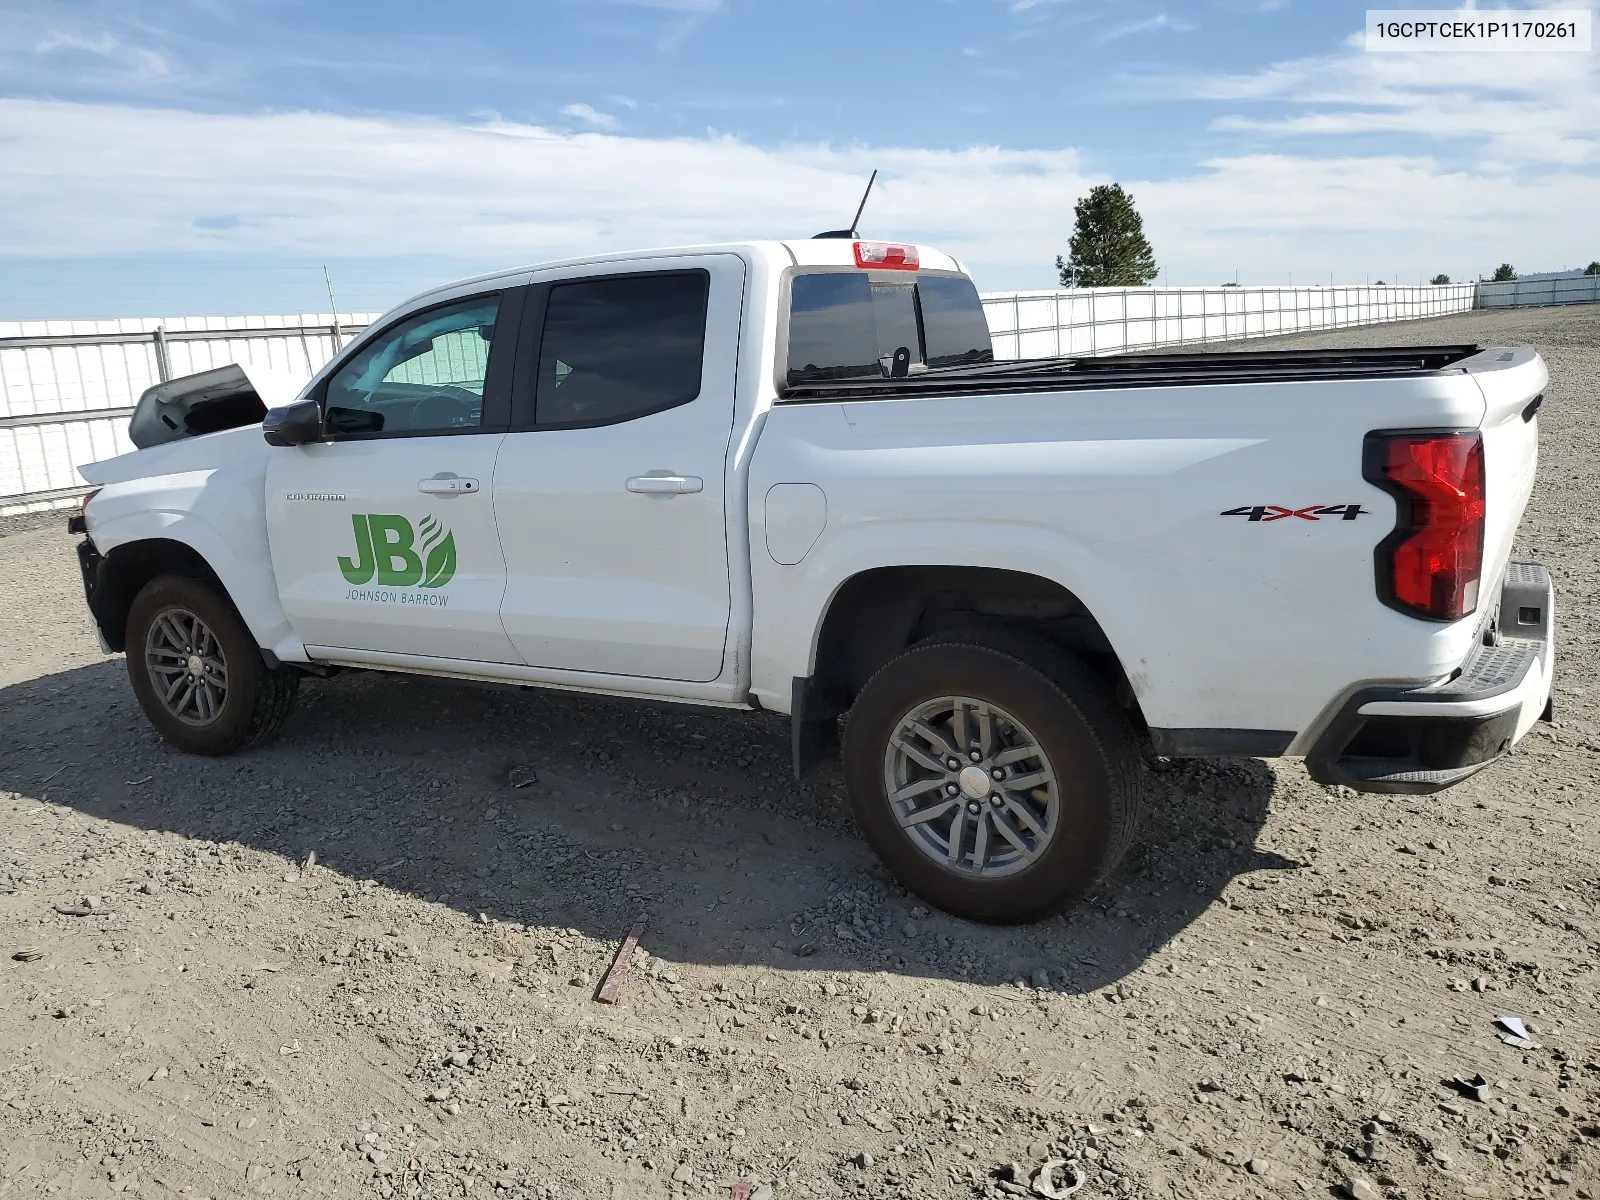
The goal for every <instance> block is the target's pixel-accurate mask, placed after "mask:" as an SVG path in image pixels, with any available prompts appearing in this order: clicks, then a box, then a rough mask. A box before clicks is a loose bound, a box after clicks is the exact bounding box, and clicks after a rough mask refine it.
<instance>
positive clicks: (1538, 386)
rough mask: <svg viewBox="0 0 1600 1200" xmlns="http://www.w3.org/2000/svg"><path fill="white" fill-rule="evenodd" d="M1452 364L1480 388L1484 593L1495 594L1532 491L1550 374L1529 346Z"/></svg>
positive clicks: (1492, 350) (1500, 348)
mask: <svg viewBox="0 0 1600 1200" xmlns="http://www.w3.org/2000/svg"><path fill="white" fill-rule="evenodd" d="M1458 366H1459V367H1460V368H1461V369H1462V370H1464V371H1466V372H1467V373H1468V374H1469V375H1471V376H1472V378H1473V379H1474V380H1475V381H1476V382H1477V384H1478V387H1479V388H1480V389H1481V390H1482V392H1483V399H1484V413H1483V425H1482V433H1483V457H1484V462H1483V466H1484V475H1485V479H1484V482H1485V484H1486V493H1487V494H1486V500H1487V505H1486V507H1487V512H1486V521H1485V528H1484V535H1483V585H1482V593H1481V594H1482V595H1483V596H1485V597H1489V596H1494V595H1497V594H1498V586H1499V582H1500V578H1501V576H1502V575H1503V574H1504V572H1505V568H1506V563H1507V562H1508V561H1509V560H1510V558H1511V548H1512V543H1513V542H1514V541H1515V539H1516V536H1517V526H1518V524H1519V523H1520V522H1521V521H1522V513H1523V510H1524V509H1526V508H1527V506H1528V497H1529V495H1530V494H1531V493H1532V491H1533V476H1534V471H1535V469H1536V467H1537V466H1538V460H1539V422H1538V420H1537V418H1536V414H1537V412H1538V409H1539V405H1540V403H1542V401H1543V397H1544V390H1545V385H1546V384H1547V383H1548V382H1549V379H1550V375H1549V372H1548V371H1547V370H1546V369H1545V365H1544V360H1543V359H1542V358H1540V357H1539V355H1538V352H1537V351H1535V350H1534V348H1533V347H1532V346H1517V347H1515V348H1507V347H1503V346H1496V347H1491V348H1490V349H1487V350H1484V351H1481V352H1480V353H1478V354H1475V355H1473V356H1472V357H1471V358H1469V359H1465V360H1463V361H1462V362H1461V363H1459V364H1458Z"/></svg>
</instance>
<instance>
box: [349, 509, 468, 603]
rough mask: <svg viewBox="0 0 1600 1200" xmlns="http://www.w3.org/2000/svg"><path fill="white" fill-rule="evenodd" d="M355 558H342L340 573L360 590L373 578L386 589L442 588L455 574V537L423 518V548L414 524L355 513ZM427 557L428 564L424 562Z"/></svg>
mask: <svg viewBox="0 0 1600 1200" xmlns="http://www.w3.org/2000/svg"><path fill="white" fill-rule="evenodd" d="M350 524H351V525H352V526H354V530H355V538H356V556H355V558H354V559H349V558H345V557H343V556H342V555H341V556H340V558H339V571H340V573H342V574H343V575H344V577H345V579H346V580H347V581H349V582H350V583H352V584H354V585H356V586H357V587H359V586H360V585H361V584H364V583H371V582H372V580H373V577H374V576H376V577H377V580H378V582H379V583H380V584H382V585H383V586H384V587H424V588H442V587H443V586H444V585H445V584H447V583H449V582H450V580H451V579H452V578H454V577H455V573H456V537H455V534H453V533H451V532H450V531H449V530H448V529H446V528H445V527H444V526H443V525H440V524H439V522H437V521H435V520H434V519H433V518H432V517H423V518H422V524H421V526H420V528H421V530H422V545H421V546H420V547H419V546H417V544H416V541H417V535H416V531H415V530H413V529H412V528H411V522H410V521H408V520H406V519H405V518H404V517H401V516H396V515H394V514H391V513H353V514H351V517H350ZM424 555H426V561H424V557H423V556H424Z"/></svg>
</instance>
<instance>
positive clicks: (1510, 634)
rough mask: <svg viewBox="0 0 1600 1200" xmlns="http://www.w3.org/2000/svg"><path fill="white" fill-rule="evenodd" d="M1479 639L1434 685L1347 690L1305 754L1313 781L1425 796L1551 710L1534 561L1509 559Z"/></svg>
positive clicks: (1551, 640)
mask: <svg viewBox="0 0 1600 1200" xmlns="http://www.w3.org/2000/svg"><path fill="white" fill-rule="evenodd" d="M1489 631H1490V632H1489V635H1488V636H1487V637H1486V638H1485V642H1484V644H1483V645H1480V646H1479V647H1477V649H1476V650H1475V651H1474V652H1473V654H1472V655H1471V657H1469V658H1468V659H1467V661H1466V662H1465V663H1464V664H1462V668H1461V670H1460V671H1459V672H1457V673H1456V674H1455V675H1453V676H1452V677H1450V678H1448V679H1446V680H1443V681H1441V682H1439V683H1435V684H1431V685H1428V686H1423V687H1419V686H1416V685H1414V684H1412V685H1403V684H1402V685H1395V684H1390V685H1376V686H1372V687H1365V688H1362V689H1361V690H1360V691H1358V692H1356V693H1355V694H1354V695H1352V696H1350V697H1349V698H1348V699H1347V700H1346V701H1345V703H1344V704H1343V705H1342V706H1341V707H1340V709H1339V711H1338V713H1337V714H1336V715H1335V716H1334V718H1333V719H1332V720H1331V721H1330V722H1329V723H1328V725H1327V726H1326V728H1324V729H1323V731H1322V734H1321V735H1320V736H1319V737H1318V738H1317V742H1316V745H1315V746H1313V747H1312V749H1311V751H1310V753H1308V754H1307V755H1306V770H1307V771H1308V772H1310V774H1311V778H1313V779H1315V780H1316V781H1317V782H1318V783H1325V784H1343V785H1345V786H1346V787H1351V788H1354V789H1355V790H1356V791H1359V792H1403V793H1410V794H1426V793H1428V792H1437V791H1441V790H1442V789H1444V788H1447V787H1450V786H1451V785H1452V784H1456V783H1459V782H1461V780H1463V779H1465V778H1467V777H1468V776H1469V775H1473V774H1476V773H1477V772H1478V771H1481V770H1482V769H1483V768H1484V767H1486V766H1488V765H1489V764H1490V763H1491V762H1493V761H1494V760H1495V759H1497V758H1499V757H1501V756H1502V755H1503V754H1505V753H1506V752H1507V751H1508V750H1510V749H1511V747H1512V746H1513V745H1515V744H1516V742H1517V740H1518V739H1520V738H1521V737H1522V735H1523V734H1525V733H1527V732H1528V730H1529V729H1530V728H1532V727H1533V724H1534V722H1535V721H1537V720H1539V719H1540V718H1541V717H1544V718H1546V719H1548V718H1549V717H1550V716H1551V700H1550V689H1551V683H1552V680H1553V678H1554V674H1555V588H1554V587H1553V586H1552V584H1551V582H1550V573H1549V572H1548V571H1546V570H1545V569H1544V568H1543V567H1542V566H1540V565H1539V564H1538V563H1532V562H1512V563H1510V564H1509V565H1508V566H1507V567H1506V574H1505V579H1504V581H1503V582H1502V584H1501V588H1500V606H1499V609H1498V612H1497V616H1496V620H1495V621H1494V622H1493V623H1492V624H1491V625H1490V626H1489Z"/></svg>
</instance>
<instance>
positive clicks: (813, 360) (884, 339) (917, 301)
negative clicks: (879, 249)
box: [787, 271, 994, 383]
mask: <svg viewBox="0 0 1600 1200" xmlns="http://www.w3.org/2000/svg"><path fill="white" fill-rule="evenodd" d="M897 354H899V355H900V356H901V358H902V360H904V361H905V368H904V370H905V372H906V373H911V372H916V371H924V370H927V369H928V368H930V367H951V366H959V365H963V364H966V363H980V362H992V361H993V360H994V350H993V348H992V347H991V345H990V343H989V326H988V323H987V322H986V321H985V320H984V316H983V304H982V302H981V301H980V300H979V299H978V289H977V288H975V287H974V286H973V285H972V280H970V279H968V278H967V277H966V276H965V275H935V274H920V275H918V276H915V277H912V278H909V279H908V278H906V277H904V276H903V275H899V274H897V273H891V272H867V271H815V272H807V273H805V274H801V275H796V276H795V277H794V281H793V283H792V284H791V288H790V295H789V364H788V373H787V380H788V382H789V383H802V382H806V381H809V380H822V379H861V378H881V377H886V376H889V375H892V374H894V373H896V372H895V357H896V355H897Z"/></svg>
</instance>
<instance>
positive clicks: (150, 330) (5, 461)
mask: <svg viewBox="0 0 1600 1200" xmlns="http://www.w3.org/2000/svg"><path fill="white" fill-rule="evenodd" d="M1587 301H1600V276H1594V275H1589V276H1577V277H1569V278H1561V279H1546V280H1515V281H1512V282H1509V283H1477V284H1472V283H1463V284H1444V285H1440V286H1437V287H1435V286H1419V287H1377V286H1367V285H1359V286H1358V285H1349V286H1327V287H1323V286H1309V287H1195V288H1077V289H1074V290H1071V291H1047V292H995V293H988V294H986V295H984V297H983V308H984V314H985V316H986V317H987V318H988V321H989V329H990V332H991V334H992V335H993V338H994V348H995V356H996V357H997V358H1002V359H1015V358H1056V357H1080V356H1093V355H1097V354H1119V353H1122V352H1125V351H1130V350H1151V349H1157V348H1161V347H1168V346H1171V347H1176V346H1189V345H1198V344H1203V343H1206V342H1217V341H1231V340H1235V339H1238V338H1253V337H1268V336H1271V335H1273V334H1280V333H1306V332H1311V331H1314V330H1319V329H1343V328H1346V327H1348V326H1352V325H1376V324H1381V323H1384V322H1388V321H1410V320H1416V319H1418V318H1421V317H1437V316H1443V315H1445V314H1446V313H1456V312H1464V311H1466V310H1468V309H1471V308H1474V307H1477V308H1499V307H1508V306H1520V305H1537V304H1572V303H1583V302H1587ZM376 317H377V314H375V313H352V314H348V315H345V316H341V317H340V318H339V329H340V333H341V334H342V335H349V334H351V333H353V332H356V331H358V330H360V329H362V328H364V327H365V326H366V325H367V324H368V322H370V321H373V320H375V319H376ZM334 343H335V337H334V318H333V315H332V314H331V313H314V314H304V313H302V314H299V315H296V316H260V317H189V318H178V319H167V320H163V319H159V318H154V317H146V318H133V319H125V320H115V321H27V322H14V321H13V322H3V321H0V516H5V515H8V514H11V513H16V512H27V511H31V510H36V509H46V508H52V507H58V506H63V505H67V504H70V503H72V501H73V499H74V498H75V497H77V496H79V495H81V494H82V493H83V492H84V490H85V485H84V482H83V479H82V478H81V477H80V476H79V475H78V471H77V467H78V464H79V463H87V462H94V461H95V460H96V459H101V458H109V457H111V456H112V455H115V454H123V453H126V452H127V451H129V450H132V449H133V444H132V443H131V442H129V441H128V434H127V419H128V417H129V415H130V414H131V412H132V407H133V405H134V403H135V402H136V401H137V400H138V398H139V395H140V393H141V392H143V391H144V390H145V389H146V388H148V387H150V386H151V385H152V384H155V383H159V382H161V381H163V380H166V379H174V378H177V377H179V376H182V375H188V374H192V373H193V372H195V371H204V370H206V369H207V368H209V367H217V366H224V365H226V364H227V363H231V362H245V363H259V364H264V365H267V366H273V367H278V368H280V369H283V370H288V371H293V372H298V373H300V374H302V375H304V376H306V377H307V378H309V377H310V376H311V374H312V373H313V372H314V371H316V369H317V368H318V367H320V366H322V364H323V363H325V362H327V361H328V359H329V358H331V357H332V356H333V353H334V350H335V344H334Z"/></svg>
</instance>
